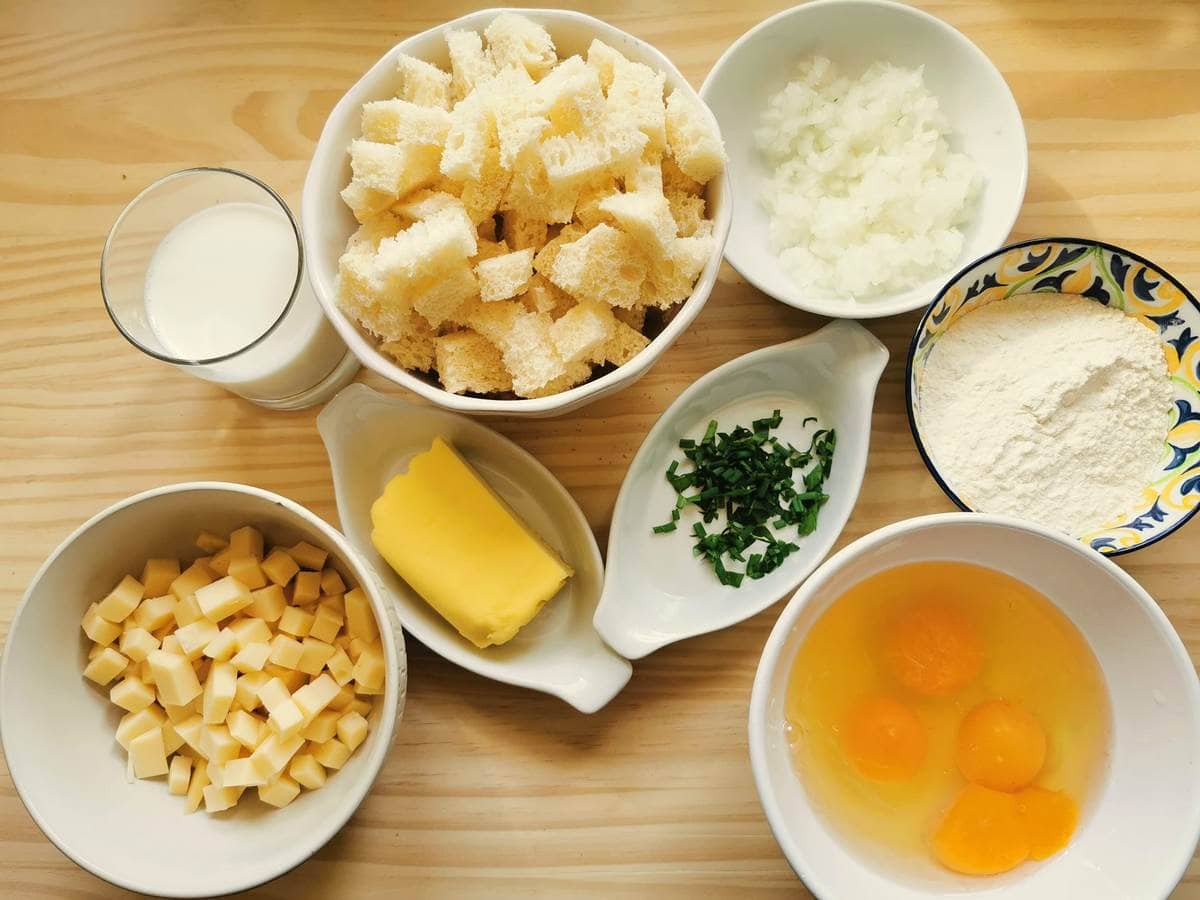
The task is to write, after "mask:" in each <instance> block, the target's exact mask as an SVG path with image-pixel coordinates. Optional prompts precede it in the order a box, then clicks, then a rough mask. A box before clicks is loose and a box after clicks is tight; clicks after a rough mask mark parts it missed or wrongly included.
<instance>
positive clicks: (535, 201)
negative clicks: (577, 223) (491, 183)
mask: <svg viewBox="0 0 1200 900" xmlns="http://www.w3.org/2000/svg"><path fill="white" fill-rule="evenodd" d="M582 187H583V185H582V182H581V181H580V180H579V179H576V178H564V179H559V180H557V181H556V180H553V179H551V178H550V175H549V173H548V172H547V171H546V166H545V163H544V162H543V161H542V156H541V151H540V148H538V147H530V148H526V150H525V151H524V152H523V153H522V154H521V155H520V156H519V157H518V158H517V161H516V163H515V165H514V168H513V173H512V178H511V179H510V181H509V183H508V188H507V189H506V190H505V192H504V196H503V198H501V200H500V210H501V211H502V212H507V211H509V210H520V211H521V212H522V213H524V214H525V215H527V216H530V217H531V218H537V219H541V220H542V221H544V222H546V223H548V224H550V225H556V224H560V223H565V222H570V221H571V219H572V218H573V217H574V215H575V203H576V201H577V200H578V199H579V191H580V189H581V188H582Z"/></svg>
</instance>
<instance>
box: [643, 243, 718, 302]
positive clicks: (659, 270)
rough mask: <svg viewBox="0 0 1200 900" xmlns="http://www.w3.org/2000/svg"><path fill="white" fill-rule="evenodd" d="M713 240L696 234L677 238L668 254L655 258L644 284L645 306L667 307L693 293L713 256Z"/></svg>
mask: <svg viewBox="0 0 1200 900" xmlns="http://www.w3.org/2000/svg"><path fill="white" fill-rule="evenodd" d="M712 250H713V240H712V238H711V237H710V236H708V235H703V234H696V235H693V236H691V237H685V238H676V239H675V240H674V241H672V243H671V246H670V249H669V251H668V253H667V255H666V256H664V257H661V258H658V259H655V260H654V261H653V264H652V265H651V268H650V274H649V279H648V281H647V282H646V283H645V284H644V290H643V297H642V301H643V305H648V306H657V307H658V308H660V309H666V308H667V307H668V306H672V305H674V304H675V303H678V302H679V301H680V300H686V299H687V298H688V297H690V296H691V293H692V288H693V287H695V284H696V279H697V278H698V277H699V275H700V273H701V272H702V271H704V267H705V265H707V263H708V260H709V258H710V257H711V256H712Z"/></svg>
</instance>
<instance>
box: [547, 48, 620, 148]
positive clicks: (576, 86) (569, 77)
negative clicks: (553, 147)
mask: <svg viewBox="0 0 1200 900" xmlns="http://www.w3.org/2000/svg"><path fill="white" fill-rule="evenodd" d="M532 93H533V101H532V104H533V105H532V109H531V112H532V113H533V114H535V115H541V116H545V117H546V118H547V119H549V120H550V134H551V135H556V134H557V135H561V134H568V133H571V132H582V131H586V130H590V129H594V128H595V127H596V126H597V125H599V124H600V121H601V119H602V118H603V117H604V114H605V102H604V91H603V89H602V88H601V86H600V77H599V75H598V74H597V73H596V70H595V69H592V68H590V67H589V66H588V65H587V63H585V62H584V61H583V59H582V58H581V57H579V56H571V57H568V58H567V59H564V60H563V61H562V62H560V63H559V64H558V65H557V66H556V67H555V68H554V70H553V71H551V72H550V73H548V74H547V75H546V76H545V77H544V78H542V80H541V81H539V82H538V83H537V85H536V86H535V87H534V89H533V92H532Z"/></svg>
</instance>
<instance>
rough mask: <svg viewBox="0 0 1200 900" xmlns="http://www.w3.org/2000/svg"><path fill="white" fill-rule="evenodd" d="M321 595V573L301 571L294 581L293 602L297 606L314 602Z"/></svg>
mask: <svg viewBox="0 0 1200 900" xmlns="http://www.w3.org/2000/svg"><path fill="white" fill-rule="evenodd" d="M320 596H321V573H320V572H300V573H299V574H297V575H296V580H295V581H293V582H292V602H293V603H295V604H296V605H297V606H302V605H304V604H305V603H312V602H314V601H315V600H316V599H317V598H318V597H320Z"/></svg>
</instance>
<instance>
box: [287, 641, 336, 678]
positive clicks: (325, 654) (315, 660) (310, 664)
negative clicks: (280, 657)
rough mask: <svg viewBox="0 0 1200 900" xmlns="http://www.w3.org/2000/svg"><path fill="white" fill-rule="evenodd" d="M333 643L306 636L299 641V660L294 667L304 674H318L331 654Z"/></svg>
mask: <svg viewBox="0 0 1200 900" xmlns="http://www.w3.org/2000/svg"><path fill="white" fill-rule="evenodd" d="M333 651H334V646H333V644H327V643H325V642H324V641H318V640H315V639H313V638H312V637H306V638H305V639H304V640H303V641H301V642H300V662H298V663H297V664H296V668H297V669H299V670H300V671H301V672H303V673H304V674H305V675H319V674H320V673H321V670H322V669H323V668H325V661H326V660H328V659H329V657H331V656H333Z"/></svg>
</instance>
